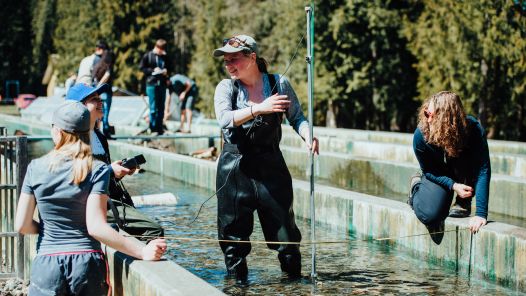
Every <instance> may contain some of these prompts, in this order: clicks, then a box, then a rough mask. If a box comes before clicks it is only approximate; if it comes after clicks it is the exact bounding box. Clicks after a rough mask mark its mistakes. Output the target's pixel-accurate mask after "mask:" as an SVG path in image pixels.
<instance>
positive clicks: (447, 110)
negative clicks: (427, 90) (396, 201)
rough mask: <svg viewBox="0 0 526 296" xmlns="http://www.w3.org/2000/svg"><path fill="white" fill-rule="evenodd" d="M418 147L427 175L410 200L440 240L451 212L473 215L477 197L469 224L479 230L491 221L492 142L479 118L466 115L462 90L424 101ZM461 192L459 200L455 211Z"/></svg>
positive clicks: (415, 144)
mask: <svg viewBox="0 0 526 296" xmlns="http://www.w3.org/2000/svg"><path fill="white" fill-rule="evenodd" d="M413 150H414V152H415V155H416V158H417V159H418V162H419V164H420V168H421V170H422V172H423V175H422V174H418V175H416V176H413V178H412V180H411V191H410V194H409V200H408V203H409V205H411V207H412V208H413V210H414V211H415V214H416V216H417V217H418V219H419V220H420V221H421V222H422V223H424V224H425V225H426V226H427V228H428V229H429V231H430V233H432V235H431V237H432V238H433V240H434V241H435V243H437V244H439V243H440V242H441V240H442V237H443V235H444V234H443V232H442V231H443V230H444V220H445V219H446V217H447V216H448V215H449V216H450V217H469V215H470V214H471V201H472V199H473V197H475V196H476V200H477V203H476V212H475V216H473V217H472V218H471V219H470V222H469V228H470V230H471V231H472V232H477V231H478V230H479V229H480V227H482V226H484V225H485V224H486V223H487V220H486V219H487V216H488V201H489V184H490V179H491V165H490V160H489V151H488V142H487V140H486V133H485V131H484V128H483V127H482V126H481V125H480V123H479V122H478V121H477V119H476V118H474V117H473V116H466V112H465V111H464V107H463V106H462V102H461V100H460V97H459V96H458V95H457V94H455V93H453V92H449V91H442V92H439V93H437V94H434V95H432V96H431V97H430V98H429V99H428V100H426V101H425V102H424V104H423V105H422V107H421V108H420V113H419V121H418V128H417V129H416V130H415V133H414V137H413ZM455 193H456V200H455V204H454V205H453V207H452V208H451V210H450V206H451V202H452V200H453V195H454V194H455ZM435 232H437V233H436V235H433V233H435ZM440 232H442V233H440Z"/></svg>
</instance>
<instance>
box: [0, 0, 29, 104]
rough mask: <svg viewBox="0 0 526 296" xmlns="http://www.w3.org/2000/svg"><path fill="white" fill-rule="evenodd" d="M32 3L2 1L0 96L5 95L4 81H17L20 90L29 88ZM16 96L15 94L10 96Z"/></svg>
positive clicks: (10, 0)
mask: <svg viewBox="0 0 526 296" xmlns="http://www.w3.org/2000/svg"><path fill="white" fill-rule="evenodd" d="M30 7H31V1H27V0H25V1H16V0H9V1H4V2H2V9H1V10H0V20H2V25H0V36H2V38H0V56H1V57H2V66H1V69H2V70H1V71H0V93H1V94H3V95H6V90H5V89H4V87H5V82H6V80H17V81H18V82H19V86H20V90H21V91H28V90H30V89H31V87H30V85H28V83H30V82H32V80H31V79H30V76H31V37H30V36H31V34H30V32H31V10H30ZM13 95H16V94H13Z"/></svg>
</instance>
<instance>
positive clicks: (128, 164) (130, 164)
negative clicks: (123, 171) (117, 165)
mask: <svg viewBox="0 0 526 296" xmlns="http://www.w3.org/2000/svg"><path fill="white" fill-rule="evenodd" d="M143 163H146V159H145V158H144V156H143V155H142V154H139V155H136V156H134V157H130V158H125V159H123V160H122V164H121V165H122V166H123V167H125V168H128V169H130V170H131V169H136V168H138V167H139V166H140V165H141V164H143Z"/></svg>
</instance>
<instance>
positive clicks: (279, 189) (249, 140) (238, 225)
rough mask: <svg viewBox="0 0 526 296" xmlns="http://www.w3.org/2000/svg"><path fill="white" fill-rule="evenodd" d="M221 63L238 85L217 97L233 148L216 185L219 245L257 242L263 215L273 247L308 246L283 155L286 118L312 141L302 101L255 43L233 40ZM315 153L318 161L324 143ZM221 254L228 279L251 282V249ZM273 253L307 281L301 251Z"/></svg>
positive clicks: (222, 87)
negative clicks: (271, 70) (256, 221)
mask: <svg viewBox="0 0 526 296" xmlns="http://www.w3.org/2000/svg"><path fill="white" fill-rule="evenodd" d="M214 56H216V57H220V56H222V57H223V60H224V63H225V68H226V70H227V71H228V73H229V75H230V77H231V79H224V80H223V81H221V82H220V83H219V84H218V85H217V87H216V90H215V95H214V105H215V113H216V118H217V120H218V122H219V125H220V126H221V128H222V131H223V139H224V143H225V144H224V147H223V151H222V153H221V156H220V158H219V161H218V166H217V180H216V186H217V198H218V217H217V221H218V222H217V223H218V225H217V228H218V233H219V239H224V240H249V238H250V235H251V234H252V230H253V226H254V211H257V212H258V216H259V221H260V223H261V226H262V228H263V234H264V235H265V240H267V241H278V242H300V241H301V233H300V231H299V229H298V227H297V226H296V222H295V221H294V212H293V210H292V202H293V191H292V178H291V176H290V173H289V170H288V168H287V165H286V164H285V160H284V159H283V155H282V154H281V151H280V149H279V142H280V141H281V122H282V120H283V117H285V116H286V118H287V120H288V121H289V122H290V124H291V126H292V127H293V128H294V130H295V131H296V132H297V133H298V134H299V135H300V136H301V137H302V138H303V139H304V140H305V142H306V143H307V146H309V144H308V143H310V139H312V138H311V135H310V133H309V128H308V122H307V120H306V119H305V117H304V116H303V112H302V111H301V106H300V104H299V101H298V98H297V96H296V93H295V92H294V90H293V88H292V86H291V85H290V83H289V81H288V80H287V79H286V78H285V77H280V75H277V74H269V73H268V71H267V63H266V61H265V60H264V59H263V58H262V57H261V56H260V55H259V51H258V46H257V44H256V41H255V40H254V38H252V37H250V36H247V35H238V36H235V37H232V38H229V39H225V40H224V43H223V47H221V48H218V49H216V50H215V51H214ZM308 149H311V150H312V151H313V152H314V153H318V140H317V139H316V138H314V139H313V145H312V147H308ZM220 246H221V249H222V251H223V253H224V256H225V263H226V268H227V271H228V274H229V275H235V276H236V279H237V280H239V281H244V280H246V278H247V274H248V267H247V262H246V259H245V257H246V256H247V255H248V254H249V252H250V249H251V246H250V244H246V243H244V244H237V243H233V242H221V243H220ZM268 247H269V248H271V249H274V250H277V251H278V259H279V262H280V264H281V270H282V271H283V272H284V273H285V274H287V275H289V276H291V277H293V278H296V277H299V276H301V254H300V251H299V245H293V244H279V243H276V244H268Z"/></svg>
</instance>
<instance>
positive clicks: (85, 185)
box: [15, 101, 166, 296]
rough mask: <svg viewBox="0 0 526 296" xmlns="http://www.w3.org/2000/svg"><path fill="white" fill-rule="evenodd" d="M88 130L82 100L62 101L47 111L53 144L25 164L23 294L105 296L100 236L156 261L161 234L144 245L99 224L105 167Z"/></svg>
mask: <svg viewBox="0 0 526 296" xmlns="http://www.w3.org/2000/svg"><path fill="white" fill-rule="evenodd" d="M89 132H90V113H89V111H88V109H87V108H86V106H84V105H82V104H81V103H78V102H71V101H69V102H65V103H64V104H62V105H60V106H59V107H58V108H57V109H56V110H55V112H54V113H53V119H52V128H51V135H52V138H53V142H54V144H55V147H54V148H53V150H51V151H50V152H49V153H48V154H46V155H44V156H42V157H40V158H38V159H34V160H32V161H31V163H30V164H29V165H28V167H27V171H26V175H25V178H24V182H23V185H22V189H21V193H20V198H19V202H18V206H17V211H16V218H15V229H16V230H17V231H18V232H20V233H22V234H38V242H37V255H36V257H35V258H34V260H33V262H32V265H31V278H30V279H31V284H30V286H29V295H34V296H38V295H99V296H102V295H109V294H108V293H109V292H111V291H110V283H109V275H108V265H107V262H106V258H105V255H104V253H103V252H102V249H101V242H102V243H104V244H105V245H107V246H109V247H112V248H114V249H116V250H118V251H120V252H123V253H125V254H128V255H130V256H133V257H135V258H138V259H142V260H159V259H160V258H161V256H162V255H163V254H164V252H165V251H166V241H165V240H164V239H156V240H152V241H151V242H150V243H148V245H146V246H144V245H143V244H139V243H137V242H136V241H134V240H130V239H126V238H125V237H123V236H122V235H120V234H119V233H118V232H116V231H115V230H114V229H113V228H111V227H110V226H109V225H108V224H107V223H106V205H107V200H108V183H109V181H110V174H111V170H110V168H109V166H107V165H106V164H104V163H103V162H102V161H99V160H96V159H94V158H93V156H92V154H91V148H90V138H89ZM37 207H38V215H39V221H38V222H37V221H35V220H33V215H34V214H35V209H36V208H37Z"/></svg>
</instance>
